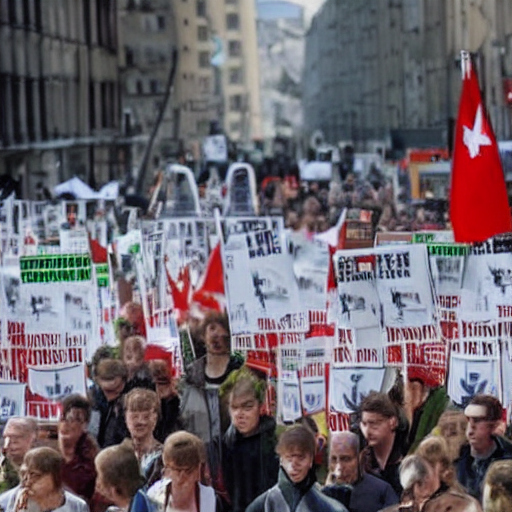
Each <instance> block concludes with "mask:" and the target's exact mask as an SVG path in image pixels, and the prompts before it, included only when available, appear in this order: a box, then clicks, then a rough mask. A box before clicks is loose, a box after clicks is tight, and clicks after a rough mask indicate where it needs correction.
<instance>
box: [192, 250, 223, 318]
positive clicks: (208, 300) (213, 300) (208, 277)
mask: <svg viewBox="0 0 512 512" xmlns="http://www.w3.org/2000/svg"><path fill="white" fill-rule="evenodd" d="M224 294H225V292H224V273H223V271H222V258H221V254H220V243H218V244H217V245H216V246H215V247H214V249H213V250H212V252H211V253H210V257H209V258H208V264H207V265H206V270H205V273H204V275H203V277H202V279H201V281H200V282H199V285H198V287H197V289H196V290H195V291H194V293H193V294H192V302H197V303H199V304H201V305H202V306H203V307H204V308H206V309H213V310H216V311H222V309H223V308H222V305H221V304H220V303H219V301H218V298H219V295H224Z"/></svg>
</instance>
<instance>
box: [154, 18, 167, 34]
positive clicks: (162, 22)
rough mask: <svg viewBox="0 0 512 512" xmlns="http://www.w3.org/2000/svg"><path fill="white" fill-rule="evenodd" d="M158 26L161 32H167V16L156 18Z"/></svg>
mask: <svg viewBox="0 0 512 512" xmlns="http://www.w3.org/2000/svg"><path fill="white" fill-rule="evenodd" d="M156 26H157V27H158V30H159V31H160V32H161V31H163V30H165V16H157V17H156Z"/></svg>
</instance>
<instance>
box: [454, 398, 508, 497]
mask: <svg viewBox="0 0 512 512" xmlns="http://www.w3.org/2000/svg"><path fill="white" fill-rule="evenodd" d="M502 410H503V408H502V405H501V402H500V401H499V400H498V399H497V398H495V397H493V396H491V395H475V396H474V397H473V398H471V400H470V401H469V405H468V406H467V407H466V409H465V410H464V414H465V415H466V418H467V419H468V425H467V428H466V438H467V441H468V442H467V444H465V445H464V446H463V447H462V448H461V451H460V457H459V459H458V460H457V478H458V480H459V482H460V483H461V484H462V485H463V486H464V487H465V488H466V490H467V491H468V492H469V493H470V494H471V495H472V496H474V497H475V498H477V499H478V500H479V501H481V499H482V484H483V480H484V476H485V472H486V471H487V468H488V467H489V466H490V464H491V462H493V461H495V460H500V459H511V458H512V443H510V442H509V441H507V440H506V439H505V438H503V437H500V436H497V435H495V434H494V430H495V428H496V426H497V425H498V424H499V423H500V420H501V413H502Z"/></svg>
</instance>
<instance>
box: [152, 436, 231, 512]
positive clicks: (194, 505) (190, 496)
mask: <svg viewBox="0 0 512 512" xmlns="http://www.w3.org/2000/svg"><path fill="white" fill-rule="evenodd" d="M163 461H164V468H165V473H164V478H162V480H160V481H158V482H156V483H155V484H154V485H153V486H152V487H151V488H150V489H149V491H148V496H149V497H150V499H151V500H152V502H153V503H155V504H156V507H157V510H158V511H159V512H173V511H175V510H180V511H187V512H188V511H190V512H194V511H197V512H199V511H200V512H220V511H221V510H222V509H221V505H220V500H219V499H218V498H217V496H216V494H215V491H214V490H213V488H212V487H209V486H206V485H203V484H202V482H201V480H202V473H203V469H204V465H205V462H206V453H205V447H204V443H203V442H202V441H201V440H200V439H199V438H198V437H197V436H195V435H193V434H190V433H189V432H185V431H178V432H174V433H173V434H171V435H170V436H169V437H168V438H167V439H166V440H165V443H164V449H163Z"/></svg>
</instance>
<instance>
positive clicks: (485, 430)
mask: <svg viewBox="0 0 512 512" xmlns="http://www.w3.org/2000/svg"><path fill="white" fill-rule="evenodd" d="M495 426H496V422H494V421H489V420H487V419H486V418H485V417H474V416H471V417H468V424H467V426H466V439H467V440H468V443H469V445H470V446H471V448H472V449H473V450H475V451H476V452H478V451H480V450H487V449H488V447H489V444H490V442H491V439H492V437H491V436H492V433H493V431H494V427H495Z"/></svg>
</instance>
